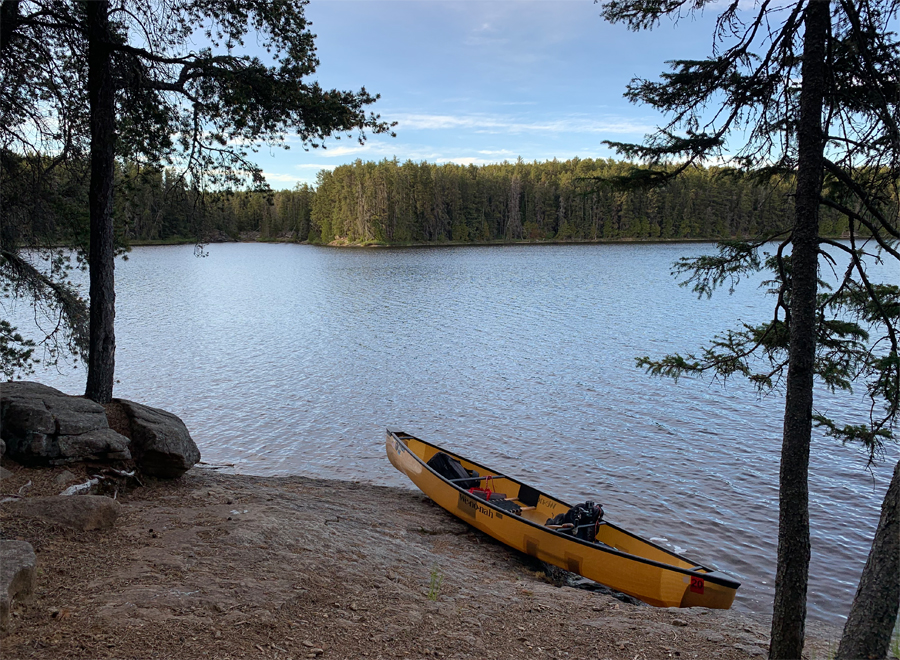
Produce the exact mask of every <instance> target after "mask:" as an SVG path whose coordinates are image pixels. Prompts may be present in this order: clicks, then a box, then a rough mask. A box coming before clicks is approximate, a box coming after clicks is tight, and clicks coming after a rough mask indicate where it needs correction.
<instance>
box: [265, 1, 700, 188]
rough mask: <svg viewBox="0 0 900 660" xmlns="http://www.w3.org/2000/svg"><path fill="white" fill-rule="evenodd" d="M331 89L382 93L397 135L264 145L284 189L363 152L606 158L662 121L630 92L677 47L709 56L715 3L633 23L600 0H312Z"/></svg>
mask: <svg viewBox="0 0 900 660" xmlns="http://www.w3.org/2000/svg"><path fill="white" fill-rule="evenodd" d="M306 14H307V17H308V18H309V19H310V20H311V21H312V22H313V27H312V31H313V32H314V33H315V34H317V35H318V37H317V39H316V44H317V47H318V54H319V58H320V60H321V65H320V67H319V69H318V71H317V72H316V75H315V76H314V77H315V78H316V79H317V80H319V81H320V82H321V84H322V85H323V86H326V87H329V88H331V87H337V88H341V89H352V90H356V89H358V88H359V87H362V86H365V87H366V89H368V90H369V91H370V92H373V93H376V92H377V93H380V94H381V100H380V101H378V103H376V104H375V111H376V112H378V113H380V114H381V116H382V118H383V119H386V120H389V121H396V122H398V125H397V127H396V132H397V137H396V138H389V137H385V136H370V137H369V140H368V141H367V143H366V145H365V146H362V147H361V146H360V145H359V144H357V143H356V142H355V141H354V140H347V139H346V138H344V139H342V140H340V141H335V140H330V141H329V142H328V148H327V149H325V150H323V149H316V150H310V151H309V152H305V151H303V149H302V148H301V147H300V145H299V144H298V143H297V142H296V141H292V140H290V139H289V142H293V146H292V148H291V149H290V150H288V151H284V150H281V149H275V150H269V149H263V150H261V151H260V152H259V153H258V154H257V162H258V163H259V165H260V166H261V167H262V168H263V170H264V171H265V173H266V177H267V179H268V181H269V183H270V185H271V186H272V187H273V188H275V189H282V188H291V187H293V186H294V185H295V184H297V183H300V182H308V183H314V182H315V177H316V173H317V172H318V171H319V170H321V169H329V168H333V167H336V166H338V165H341V164H344V163H348V162H353V161H354V160H356V159H357V158H360V159H363V160H381V159H382V158H392V157H395V156H396V157H397V158H398V159H399V160H401V161H405V160H407V159H411V160H414V161H429V162H438V163H444V162H455V163H461V164H469V163H474V164H476V165H477V164H485V163H493V162H500V161H503V160H510V161H514V160H515V159H516V158H518V157H519V156H521V157H522V158H524V159H525V160H526V161H532V160H549V159H552V158H558V159H560V160H565V159H569V158H573V157H575V156H578V157H580V158H597V157H610V156H613V155H614V154H613V153H612V152H611V151H610V150H609V149H608V148H607V147H605V146H604V145H603V144H601V142H602V141H603V140H606V139H609V140H619V141H640V140H641V139H642V137H643V135H644V134H645V133H647V132H649V131H651V130H652V129H653V128H654V126H655V125H656V124H658V123H659V122H660V121H661V119H662V118H661V117H660V116H659V115H658V114H656V113H655V112H654V111H653V110H652V109H650V108H647V107H641V106H634V105H631V104H630V103H628V101H626V100H625V99H624V98H623V97H622V94H623V92H624V91H625V86H626V84H627V83H628V81H629V80H630V79H631V78H632V77H634V76H643V77H653V78H655V77H657V76H658V75H659V73H660V72H661V71H663V70H664V69H665V68H666V65H665V61H666V60H670V59H673V58H702V57H706V56H707V55H709V53H710V52H711V46H712V21H713V19H714V17H715V13H714V12H713V13H708V14H707V15H706V16H701V17H699V18H686V19H682V20H681V21H680V22H679V23H678V24H677V25H673V24H672V23H671V22H664V23H663V24H661V25H660V26H659V27H658V28H656V29H655V30H653V31H651V32H642V33H635V32H631V31H629V30H628V29H626V28H625V27H624V26H622V25H610V24H608V23H606V22H605V21H604V20H603V19H602V18H601V17H600V15H599V14H600V8H599V6H598V5H596V4H594V3H593V2H592V1H591V0H554V1H546V0H538V1H521V0H505V1H502V2H482V1H480V0H453V1H449V2H444V1H438V0H312V2H311V3H310V4H309V5H308V6H307V11H306Z"/></svg>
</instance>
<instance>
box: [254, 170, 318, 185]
mask: <svg viewBox="0 0 900 660" xmlns="http://www.w3.org/2000/svg"><path fill="white" fill-rule="evenodd" d="M263 176H264V177H265V178H266V181H268V182H269V183H270V184H271V183H275V182H277V183H303V182H304V181H308V180H309V177H298V176H294V175H292V174H285V173H284V172H263Z"/></svg>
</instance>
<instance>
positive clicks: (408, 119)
mask: <svg viewBox="0 0 900 660" xmlns="http://www.w3.org/2000/svg"><path fill="white" fill-rule="evenodd" d="M392 119H394V120H396V121H397V123H398V124H397V128H398V129H399V130H401V131H402V130H424V131H439V130H447V129H457V130H460V129H468V130H472V131H475V132H478V133H495V134H497V133H598V134H605V133H613V134H623V133H624V134H635V133H640V134H644V133H649V132H651V131H653V130H654V128H655V127H654V126H653V124H651V123H648V122H644V121H637V120H634V119H629V118H626V117H614V116H611V117H604V118H600V119H590V118H586V117H584V116H577V115H575V116H569V117H560V118H556V119H546V120H532V121H519V120H516V119H515V118H512V117H505V116H502V115H429V114H406V115H394V116H393V117H392Z"/></svg>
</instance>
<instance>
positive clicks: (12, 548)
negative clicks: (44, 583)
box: [0, 539, 36, 635]
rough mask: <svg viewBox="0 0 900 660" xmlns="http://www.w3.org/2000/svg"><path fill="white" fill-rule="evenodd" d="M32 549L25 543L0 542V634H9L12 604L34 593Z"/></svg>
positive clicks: (34, 560)
mask: <svg viewBox="0 0 900 660" xmlns="http://www.w3.org/2000/svg"><path fill="white" fill-rule="evenodd" d="M35 562H36V559H35V556H34V548H32V547H31V544H29V543H26V542H25V541H8V540H5V539H4V540H0V634H2V635H5V634H6V633H8V632H9V610H10V608H11V607H12V604H13V602H15V601H17V600H25V599H26V598H28V597H29V596H31V594H33V593H34V565H35Z"/></svg>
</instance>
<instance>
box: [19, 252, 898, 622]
mask: <svg viewBox="0 0 900 660" xmlns="http://www.w3.org/2000/svg"><path fill="white" fill-rule="evenodd" d="M710 249H711V246H709V245H702V246H698V245H579V246H508V247H486V248H477V247H466V248H429V249H424V248H422V249H406V250H399V249H398V250H393V249H380V250H335V249H327V248H315V247H310V246H299V245H252V244H224V245H213V246H211V247H210V248H209V257H208V258H203V259H200V258H196V257H195V256H194V255H193V250H192V248H191V247H190V246H179V247H153V248H138V249H136V250H134V251H133V252H132V254H131V257H130V259H129V261H127V262H124V263H123V262H119V263H118V264H117V271H116V272H117V290H118V307H117V309H118V311H117V319H116V322H117V344H118V352H117V378H118V379H119V380H120V384H118V385H117V386H116V395H117V396H120V397H124V398H133V399H135V400H138V401H141V402H144V403H147V404H149V405H153V406H158V407H161V408H166V409H168V410H171V411H173V412H175V413H176V414H179V415H180V416H181V417H182V418H183V419H184V420H185V422H186V423H187V424H188V427H189V428H190V429H191V432H192V434H193V435H194V437H195V439H196V440H197V442H198V444H199V445H200V448H201V450H202V452H203V457H204V460H205V461H207V462H210V463H233V464H235V466H236V468H235V469H236V470H237V471H238V472H241V473H252V474H263V475H276V474H306V475H311V476H321V477H332V478H343V479H354V480H361V481H368V482H372V483H379V484H388V485H393V486H403V487H410V484H409V483H408V482H406V481H405V479H404V478H403V477H402V476H401V475H400V474H399V473H398V472H396V471H395V470H394V469H393V468H392V467H391V466H390V464H389V463H388V461H387V460H386V458H385V454H384V448H383V442H384V429H385V428H386V427H390V428H393V429H397V430H404V431H406V432H408V433H412V434H414V435H419V436H421V437H422V438H423V439H425V440H428V441H431V442H435V443H437V444H443V445H446V446H448V447H452V448H454V449H455V450H458V451H459V452H460V453H462V454H463V455H467V456H470V457H472V458H473V459H475V460H477V461H479V462H482V463H485V464H488V465H491V466H495V467H497V468H498V469H499V470H501V471H503V472H507V473H509V474H512V475H517V476H519V477H521V478H523V479H524V480H525V481H527V482H530V483H532V484H534V485H535V486H537V487H539V488H541V489H542V490H546V491H548V492H550V493H553V494H556V495H559V496H561V497H563V498H565V499H568V500H570V501H575V500H579V501H583V500H585V499H596V500H598V501H601V502H602V503H603V505H604V508H605V509H606V511H607V517H608V518H609V519H610V520H612V521H615V522H617V523H620V524H622V525H624V526H625V527H628V528H629V529H633V530H634V531H636V532H638V533H641V534H642V535H644V536H646V537H659V538H664V539H666V541H665V543H667V544H668V545H669V546H670V547H678V548H679V549H683V550H684V551H685V552H686V553H688V555H689V556H691V557H696V558H697V559H698V561H703V562H705V563H710V564H713V565H715V566H717V567H718V568H720V569H722V570H725V571H727V572H729V573H731V574H733V575H735V576H737V577H738V578H739V579H740V580H742V581H743V583H744V586H743V587H742V589H741V591H740V592H739V594H738V599H737V601H736V607H737V608H740V609H744V610H752V611H762V612H765V611H768V610H769V608H770V607H771V597H772V590H773V584H774V572H775V567H774V557H775V547H776V539H777V520H778V467H779V466H778V461H779V451H780V434H781V421H780V419H781V410H782V401H781V399H780V397H777V396H771V397H766V398H759V397H757V396H756V394H755V393H754V391H753V390H752V389H751V388H749V387H748V386H746V384H744V383H740V382H737V381H735V382H734V383H732V384H730V386H729V388H728V389H727V390H725V389H723V388H722V387H721V386H720V385H718V384H708V383H698V382H696V381H693V382H692V381H689V380H682V381H680V382H678V383H677V384H676V383H673V382H671V381H669V380H661V379H653V378H650V377H648V376H646V375H644V374H643V372H641V371H639V370H637V369H636V368H635V367H634V358H635V357H636V356H640V355H651V356H659V355H661V354H663V353H664V352H667V351H674V350H679V351H689V350H692V349H696V348H698V347H699V346H700V344H701V343H702V342H703V340H704V339H708V338H709V337H710V336H711V335H712V334H714V333H715V332H718V331H721V330H724V329H726V328H730V327H733V326H734V325H735V323H736V322H737V321H748V322H751V321H760V320H762V319H763V318H765V317H766V316H767V315H768V314H769V310H768V307H767V303H766V302H765V301H764V300H763V298H762V297H761V295H760V294H759V292H758V290H757V289H756V287H755V286H753V284H750V283H748V284H745V285H742V286H741V287H740V288H739V289H738V291H737V293H736V294H735V295H733V296H728V295H727V294H724V293H723V294H721V295H718V296H716V297H715V298H714V299H713V301H712V302H709V301H698V300H696V298H695V297H694V296H693V294H691V293H690V291H688V290H685V289H682V288H679V287H678V286H677V284H676V283H675V282H674V281H673V279H672V278H671V276H670V275H669V271H670V266H671V263H672V262H673V261H675V260H676V259H677V258H678V257H680V256H684V255H687V254H699V253H700V252H702V251H707V252H708V251H709V250H710ZM889 278H890V279H892V280H893V281H897V280H898V279H900V274H897V273H889ZM19 313H20V314H24V313H25V312H24V311H23V310H22V309H20V310H19ZM39 378H40V379H41V380H42V381H44V382H46V383H48V384H50V385H54V386H56V387H59V388H60V389H63V390H64V391H68V392H72V393H80V392H81V391H83V387H84V383H83V378H84V376H83V372H82V371H80V370H79V371H77V372H71V373H69V372H66V373H65V374H58V373H44V374H40V375H39ZM850 405H851V406H852V405H853V404H850ZM817 406H818V408H819V409H820V410H822V411H824V412H828V411H829V410H830V412H832V413H835V412H836V411H843V410H845V409H846V408H847V406H848V403H847V402H846V401H843V400H838V399H833V398H829V397H828V396H823V397H821V398H820V399H819V400H818V402H817ZM842 414H844V413H842ZM887 459H888V460H889V461H891V460H893V461H896V460H897V452H896V450H893V449H892V450H891V452H889V454H888V457H887ZM864 463H865V461H864V458H863V457H862V456H861V454H859V453H858V452H856V451H854V450H853V449H850V448H844V447H841V446H840V445H839V444H838V443H835V442H834V441H832V440H828V439H824V438H821V437H817V438H816V439H815V440H814V446H813V454H812V463H811V483H810V491H811V511H810V515H811V519H812V524H813V534H814V536H813V564H812V568H811V584H810V592H809V598H810V604H809V605H810V615H811V616H813V617H815V618H818V619H822V620H826V621H830V622H833V623H837V622H839V621H840V620H841V618H842V617H843V616H844V615H845V614H846V612H847V610H848V608H849V604H850V602H851V600H852V597H853V593H854V592H855V588H856V582H857V580H858V577H859V574H860V572H861V571H862V566H863V564H864V562H865V557H866V554H867V553H868V548H869V544H870V542H871V537H872V534H873V533H874V528H875V526H876V525H877V521H878V515H879V512H880V505H881V498H882V497H883V495H884V491H885V489H886V488H887V483H888V481H889V478H890V470H889V469H888V468H887V467H883V468H880V469H877V470H875V472H874V473H867V472H866V471H865V470H864V469H863V466H864Z"/></svg>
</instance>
